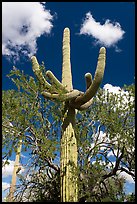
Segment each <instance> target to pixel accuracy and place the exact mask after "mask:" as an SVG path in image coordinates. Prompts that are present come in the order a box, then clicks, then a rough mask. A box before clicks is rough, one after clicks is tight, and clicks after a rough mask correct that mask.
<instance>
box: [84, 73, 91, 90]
mask: <svg viewBox="0 0 137 204" xmlns="http://www.w3.org/2000/svg"><path fill="white" fill-rule="evenodd" d="M85 80H86V89H88V88H89V87H90V85H91V84H92V75H91V74H90V73H86V74H85Z"/></svg>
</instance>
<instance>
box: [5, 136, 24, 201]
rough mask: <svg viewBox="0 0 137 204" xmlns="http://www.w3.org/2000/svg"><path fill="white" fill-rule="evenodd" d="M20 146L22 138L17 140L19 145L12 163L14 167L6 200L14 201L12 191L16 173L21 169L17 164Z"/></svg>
mask: <svg viewBox="0 0 137 204" xmlns="http://www.w3.org/2000/svg"><path fill="white" fill-rule="evenodd" d="M21 147H22V139H21V140H20V141H19V146H18V148H17V153H16V158H15V163H14V169H13V174H12V181H11V185H10V192H9V195H8V197H7V200H8V202H13V201H14V192H15V189H16V177H17V173H18V172H19V171H20V170H21V168H20V166H19V160H20V154H21Z"/></svg>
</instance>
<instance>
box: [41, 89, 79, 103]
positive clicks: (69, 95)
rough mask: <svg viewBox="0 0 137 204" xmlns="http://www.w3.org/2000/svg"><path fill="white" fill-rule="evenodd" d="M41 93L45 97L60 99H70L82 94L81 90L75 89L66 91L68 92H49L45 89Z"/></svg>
mask: <svg viewBox="0 0 137 204" xmlns="http://www.w3.org/2000/svg"><path fill="white" fill-rule="evenodd" d="M41 94H42V95H43V96H44V97H45V98H50V99H58V100H60V101H68V100H72V99H74V98H76V97H77V96H78V95H80V91H78V90H75V89H73V91H71V92H69V93H66V94H51V93H49V92H46V91H43V92H41Z"/></svg>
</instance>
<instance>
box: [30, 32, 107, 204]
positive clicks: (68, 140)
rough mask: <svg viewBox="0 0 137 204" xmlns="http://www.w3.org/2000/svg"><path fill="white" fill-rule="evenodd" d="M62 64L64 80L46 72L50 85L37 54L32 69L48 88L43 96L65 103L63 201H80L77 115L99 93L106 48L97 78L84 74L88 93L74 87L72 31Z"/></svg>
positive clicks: (65, 38) (66, 36) (101, 53)
mask: <svg viewBox="0 0 137 204" xmlns="http://www.w3.org/2000/svg"><path fill="white" fill-rule="evenodd" d="M62 51H63V63H62V83H61V82H59V81H58V79H57V78H56V77H55V76H54V74H53V73H52V72H51V71H47V72H46V76H47V77H48V79H49V80H50V82H51V84H50V83H48V82H47V81H46V79H45V78H44V76H43V75H42V72H41V70H40V67H39V64H38V62H37V59H36V57H35V56H33V57H32V58H31V60H32V69H33V71H34V73H35V75H36V76H37V79H38V80H39V82H40V83H41V84H42V86H43V87H44V88H45V91H42V95H43V96H44V97H45V98H49V99H50V100H52V99H58V100H60V101H61V102H63V104H64V117H63V121H62V122H63V124H62V135H61V158H60V178H61V201H62V202H77V201H78V184H77V155H78V153H77V139H76V136H75V131H74V129H75V115H76V109H77V110H85V109H87V108H88V107H90V105H91V104H92V98H93V96H94V95H95V94H96V92H97V90H98V88H99V86H100V83H101V81H102V78H103V75H104V69H105V60H106V50H105V48H104V47H102V48H101V49H100V51H99V57H98V63H97V68H96V72H95V76H94V79H93V80H92V75H91V74H90V73H86V74H85V79H86V92H85V93H83V92H81V91H79V90H76V89H73V85H72V74H71V63H70V30H69V28H65V29H64V34H63V50H62Z"/></svg>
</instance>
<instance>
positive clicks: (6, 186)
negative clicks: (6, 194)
mask: <svg viewBox="0 0 137 204" xmlns="http://www.w3.org/2000/svg"><path fill="white" fill-rule="evenodd" d="M9 187H10V184H9V183H7V182H2V191H5V190H8V188H9Z"/></svg>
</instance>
